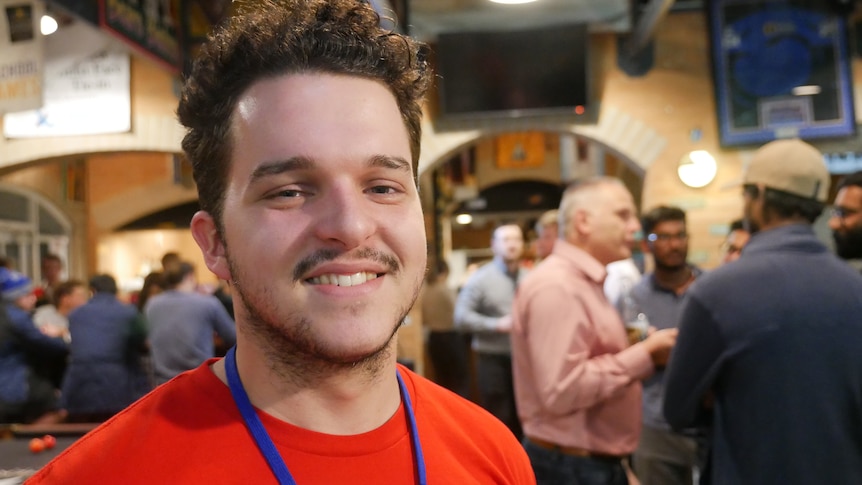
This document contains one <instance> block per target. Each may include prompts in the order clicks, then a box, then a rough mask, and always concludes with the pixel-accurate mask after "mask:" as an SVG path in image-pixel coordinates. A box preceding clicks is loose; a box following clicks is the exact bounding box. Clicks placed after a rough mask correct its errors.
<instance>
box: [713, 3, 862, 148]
mask: <svg viewBox="0 0 862 485" xmlns="http://www.w3.org/2000/svg"><path fill="white" fill-rule="evenodd" d="M709 16H710V19H709V21H710V30H711V44H712V61H713V67H714V81H715V88H716V104H717V109H718V122H719V134H720V138H721V144H722V145H725V146H733V145H753V144H761V143H765V142H768V141H771V140H775V139H778V138H793V137H798V138H802V139H812V138H824V137H841V136H850V135H853V134H854V133H855V127H856V121H855V115H854V112H853V94H852V83H851V80H850V76H851V73H850V61H849V54H848V45H847V26H846V19H845V18H844V17H841V16H840V15H838V14H837V13H836V12H835V11H833V10H832V8H831V7H830V4H829V2H823V1H816V0H711V2H710V7H709Z"/></svg>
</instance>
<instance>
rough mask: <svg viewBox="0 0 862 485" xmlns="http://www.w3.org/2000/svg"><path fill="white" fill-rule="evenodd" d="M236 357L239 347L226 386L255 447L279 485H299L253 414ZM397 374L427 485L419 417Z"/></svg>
mask: <svg viewBox="0 0 862 485" xmlns="http://www.w3.org/2000/svg"><path fill="white" fill-rule="evenodd" d="M235 354H236V346H233V347H231V348H230V350H228V352H227V355H226V356H225V371H226V372H227V383H228V386H229V387H230V393H231V394H232V395H233V400H234V402H236V406H237V408H239V412H240V414H242V419H243V420H244V421H245V425H246V427H247V428H248V431H249V432H250V433H251V436H252V438H254V441H255V443H257V447H258V448H260V452H261V453H262V454H263V457H264V458H266V462H267V463H268V464H269V468H270V469H272V473H273V474H274V475H275V478H276V479H277V480H278V483H280V484H281V485H296V481H295V480H294V479H293V476H291V474H290V470H288V469H287V465H286V464H285V463H284V460H283V459H282V458H281V454H279V452H278V450H277V449H276V448H275V444H274V443H273V442H272V439H271V438H270V437H269V433H267V432H266V428H264V427H263V423H262V422H261V421H260V418H259V417H258V415H257V412H255V410H254V406H252V405H251V401H250V400H249V399H248V394H247V393H246V392H245V387H243V385H242V380H240V378H239V371H238V370H237V368H236V355H235ZM395 374H396V377H397V378H398V389H399V390H400V391H401V401H402V402H403V403H404V413H405V414H407V424H408V426H409V428H410V441H411V443H412V444H413V457H414V459H415V460H416V475H417V477H416V478H417V479H418V485H426V484H427V480H426V478H425V458H424V457H423V456H422V444H421V443H420V442H419V430H418V429H417V427H416V415H415V414H414V413H413V406H412V405H411V404H410V394H408V393H407V386H406V385H405V384H404V379H403V378H402V377H401V372H399V371H398V370H397V369H396V370H395Z"/></svg>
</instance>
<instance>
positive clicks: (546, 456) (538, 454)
mask: <svg viewBox="0 0 862 485" xmlns="http://www.w3.org/2000/svg"><path fill="white" fill-rule="evenodd" d="M524 449H525V450H526V451H527V456H529V457H530V463H531V464H532V466H533V472H535V474H536V482H537V483H538V485H628V483H629V482H628V478H626V471H625V468H623V464H622V461H620V460H612V459H608V458H593V457H581V456H571V455H564V454H562V453H560V452H558V451H552V450H546V449H545V448H542V447H540V446H537V445H536V444H534V443H532V442H530V441H529V440H528V439H526V438H525V439H524Z"/></svg>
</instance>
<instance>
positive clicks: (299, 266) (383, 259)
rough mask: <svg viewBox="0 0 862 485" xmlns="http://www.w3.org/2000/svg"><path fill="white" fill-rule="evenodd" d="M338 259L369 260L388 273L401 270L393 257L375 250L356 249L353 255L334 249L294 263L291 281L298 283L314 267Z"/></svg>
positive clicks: (311, 255) (317, 252) (323, 250)
mask: <svg viewBox="0 0 862 485" xmlns="http://www.w3.org/2000/svg"><path fill="white" fill-rule="evenodd" d="M339 258H341V259H342V260H343V261H350V260H363V261H368V260H371V261H374V262H376V263H380V264H383V265H385V266H386V268H387V269H389V272H390V273H397V272H398V271H400V270H401V266H400V265H399V264H398V260H397V259H395V257H394V256H392V255H390V254H387V253H384V252H382V251H378V250H376V249H371V248H363V249H358V250H356V251H355V252H353V253H344V252H343V251H337V250H335V249H321V250H319V251H315V252H314V253H312V254H309V255H308V256H306V257H304V258H302V259H301V260H300V261H299V262H298V263H296V267H295V268H294V269H293V279H294V280H295V281H299V280H301V279H302V277H303V275H305V274H307V273H308V272H309V271H311V270H312V268H314V267H315V266H318V265H320V264H323V263H326V262H328V261H335V260H336V259H339Z"/></svg>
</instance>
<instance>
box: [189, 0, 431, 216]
mask: <svg viewBox="0 0 862 485" xmlns="http://www.w3.org/2000/svg"><path fill="white" fill-rule="evenodd" d="M427 52H428V48H427V46H426V45H425V44H422V43H420V42H417V41H414V40H413V39H410V38H409V37H406V36H404V35H401V34H398V33H395V32H391V31H388V30H384V29H382V28H381V27H380V17H379V16H378V14H377V13H376V12H375V11H374V9H373V8H372V7H371V6H370V5H369V4H368V3H367V2H366V1H359V0H260V1H255V2H252V3H250V4H249V5H247V6H245V7H240V10H239V11H238V12H237V14H236V15H234V16H233V17H232V18H231V19H229V21H227V22H226V23H225V24H223V25H221V26H220V27H219V28H217V29H216V30H215V31H214V32H213V33H212V34H210V37H209V39H208V41H207V43H206V44H205V45H204V46H202V47H201V49H200V51H199V53H198V57H197V58H196V59H195V61H194V64H193V66H192V69H191V72H190V74H189V75H188V77H187V79H186V80H185V84H184V86H183V91H182V97H181V99H180V103H179V108H178V110H177V113H178V115H179V120H180V122H181V123H182V124H183V125H184V126H185V127H186V128H187V130H188V131H187V133H186V135H185V137H184V138H183V141H182V147H183V151H184V152H185V154H186V156H187V157H188V159H189V161H190V162H191V164H192V168H193V171H194V178H195V183H196V184H197V188H198V198H199V200H200V205H201V208H202V209H203V210H204V211H206V212H209V213H210V214H211V215H212V216H213V219H214V220H215V223H216V226H217V229H218V231H219V232H220V233H221V232H222V229H223V228H222V210H223V204H224V193H225V188H226V185H227V175H228V172H229V169H230V163H231V160H230V154H231V150H232V146H233V143H234V139H233V136H232V130H231V125H232V123H231V122H232V117H233V113H234V109H235V107H236V104H237V100H238V99H239V97H240V96H242V94H243V93H244V92H245V91H246V90H247V89H248V88H249V87H250V86H251V85H252V84H254V83H255V82H257V81H259V80H261V79H266V78H271V77H275V76H281V75H286V74H299V73H330V74H345V75H350V76H358V77H362V78H366V79H371V80H376V81H379V82H381V83H383V84H384V85H386V86H387V87H388V88H389V90H390V91H391V92H392V94H393V95H394V96H395V99H396V102H397V104H398V108H399V110H400V111H401V117H402V119H403V121H404V124H405V126H406V128H407V132H408V134H409V136H410V151H411V156H412V159H413V160H412V161H413V173H414V177H418V170H417V169H418V163H419V142H420V139H421V135H422V132H421V117H422V101H423V99H424V96H425V92H426V91H427V89H428V86H429V84H430V82H431V72H430V69H429V68H428V63H427V59H426V58H427Z"/></svg>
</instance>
